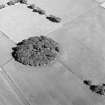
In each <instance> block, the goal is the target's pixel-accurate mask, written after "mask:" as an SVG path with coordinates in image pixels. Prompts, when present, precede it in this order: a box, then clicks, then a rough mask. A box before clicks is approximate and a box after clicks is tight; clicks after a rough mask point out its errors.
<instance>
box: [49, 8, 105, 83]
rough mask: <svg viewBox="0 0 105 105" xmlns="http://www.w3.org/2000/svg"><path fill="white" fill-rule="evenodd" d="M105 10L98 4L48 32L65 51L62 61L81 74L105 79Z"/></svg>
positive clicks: (94, 79) (101, 79)
mask: <svg viewBox="0 0 105 105" xmlns="http://www.w3.org/2000/svg"><path fill="white" fill-rule="evenodd" d="M104 22H105V10H104V9H103V8H101V7H97V8H95V9H93V10H92V11H90V12H88V13H86V14H84V15H83V16H82V17H80V18H78V19H77V20H75V21H72V22H69V23H67V24H65V25H64V27H62V28H60V29H58V30H56V31H54V32H51V33H49V34H48V36H49V37H51V38H52V39H54V40H55V41H57V42H59V44H60V45H61V46H62V49H63V51H64V54H63V56H62V57H61V61H62V62H63V63H64V64H66V65H67V66H68V67H69V68H70V69H72V71H73V72H74V73H76V74H77V75H79V76H80V77H81V78H90V79H92V80H93V81H103V82H105V79H104V78H105V71H104V69H105V60H104V58H105V54H104V53H105V36H104V33H105V31H104V28H105V25H104Z"/></svg>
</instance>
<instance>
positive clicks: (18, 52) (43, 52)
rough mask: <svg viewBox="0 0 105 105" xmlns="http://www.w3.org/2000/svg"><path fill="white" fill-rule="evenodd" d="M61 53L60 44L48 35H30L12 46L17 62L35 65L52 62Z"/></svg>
mask: <svg viewBox="0 0 105 105" xmlns="http://www.w3.org/2000/svg"><path fill="white" fill-rule="evenodd" d="M59 53H60V47H59V44H58V43H57V42H56V41H54V40H53V39H51V38H48V37H46V36H35V37H30V38H28V39H25V40H22V41H21V42H19V43H17V46H16V47H13V48H12V57H13V58H14V59H15V60H16V61H17V62H20V63H22V64H24V65H30V66H35V67H38V66H39V67H40V66H45V65H48V64H50V63H52V62H53V61H55V60H56V58H57V55H58V54H59Z"/></svg>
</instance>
